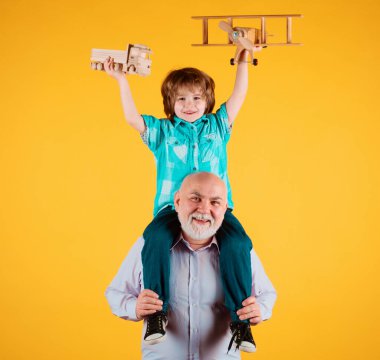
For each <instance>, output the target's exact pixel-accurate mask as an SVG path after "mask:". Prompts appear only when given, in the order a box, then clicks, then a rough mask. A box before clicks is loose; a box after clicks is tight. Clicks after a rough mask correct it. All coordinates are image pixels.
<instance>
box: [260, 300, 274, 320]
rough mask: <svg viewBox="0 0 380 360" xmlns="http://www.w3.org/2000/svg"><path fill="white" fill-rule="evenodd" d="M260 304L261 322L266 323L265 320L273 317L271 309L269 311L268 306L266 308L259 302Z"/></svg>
mask: <svg viewBox="0 0 380 360" xmlns="http://www.w3.org/2000/svg"><path fill="white" fill-rule="evenodd" d="M258 304H259V305H260V312H261V320H262V321H265V320H268V319H270V318H271V316H272V311H271V309H269V308H268V306H266V305H265V304H263V303H260V302H258Z"/></svg>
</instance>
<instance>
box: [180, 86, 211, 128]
mask: <svg viewBox="0 0 380 360" xmlns="http://www.w3.org/2000/svg"><path fill="white" fill-rule="evenodd" d="M206 105H207V104H206V100H205V97H204V96H203V94H202V91H201V90H200V89H199V88H194V89H189V88H186V87H183V88H181V89H179V90H178V93H177V95H176V100H175V103H174V113H175V114H176V116H177V117H179V118H180V119H182V120H184V121H187V122H191V123H192V122H194V121H196V120H198V119H199V118H201V117H202V116H203V115H204V113H205V110H206Z"/></svg>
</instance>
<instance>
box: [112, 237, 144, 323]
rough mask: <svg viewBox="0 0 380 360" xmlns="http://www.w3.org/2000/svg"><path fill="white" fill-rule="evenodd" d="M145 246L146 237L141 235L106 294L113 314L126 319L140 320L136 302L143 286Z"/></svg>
mask: <svg viewBox="0 0 380 360" xmlns="http://www.w3.org/2000/svg"><path fill="white" fill-rule="evenodd" d="M143 246H144V239H143V238H142V237H140V238H139V239H138V240H137V242H136V243H135V244H134V245H133V246H132V248H131V250H130V252H129V253H128V255H127V257H126V258H125V260H124V261H123V263H122V265H121V267H120V269H119V271H118V272H117V274H116V276H115V277H114V279H113V280H112V282H111V284H110V285H109V286H108V288H107V290H106V294H105V295H106V298H107V300H108V303H109V305H110V307H111V310H112V312H113V314H115V315H116V316H119V317H121V318H123V319H126V320H132V321H138V320H140V319H139V318H138V316H137V315H136V304H137V298H138V296H139V294H140V292H141V287H142V264H141V250H142V248H143Z"/></svg>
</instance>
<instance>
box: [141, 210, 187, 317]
mask: <svg viewBox="0 0 380 360" xmlns="http://www.w3.org/2000/svg"><path fill="white" fill-rule="evenodd" d="M180 231H181V225H180V223H179V220H178V216H177V213H176V211H175V210H172V209H171V207H169V206H168V207H166V208H165V209H163V210H161V211H160V212H159V213H158V214H157V215H156V216H155V218H154V219H153V221H152V222H151V223H150V224H149V225H148V226H147V228H146V229H145V231H144V235H143V236H144V240H145V243H144V247H143V249H142V252H141V260H142V264H143V279H144V287H145V289H150V290H153V291H154V292H155V293H156V294H158V295H159V297H160V299H161V300H162V301H163V309H162V310H163V311H164V312H166V311H167V306H168V301H169V275H170V248H171V246H172V243H173V241H174V240H175V239H176V238H177V237H178V236H179V234H180Z"/></svg>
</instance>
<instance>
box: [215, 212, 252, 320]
mask: <svg viewBox="0 0 380 360" xmlns="http://www.w3.org/2000/svg"><path fill="white" fill-rule="evenodd" d="M216 237H217V240H218V243H219V249H220V256H219V263H220V272H221V276H222V284H223V289H224V296H225V305H226V307H227V309H228V310H229V312H230V314H231V320H232V321H241V320H239V318H238V316H237V315H236V311H237V310H238V309H240V308H242V307H243V305H242V302H243V300H245V299H246V298H248V297H249V296H251V290H252V271H251V256H250V251H251V249H252V243H251V240H250V238H249V237H248V236H247V234H246V233H245V231H244V229H243V227H242V225H241V224H240V222H239V220H238V219H237V218H236V217H235V216H234V215H233V214H232V212H231V210H227V211H226V214H225V216H224V220H223V223H222V226H221V227H220V229H219V230H218V233H217V234H216ZM245 322H249V321H248V320H246V321H245Z"/></svg>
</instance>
